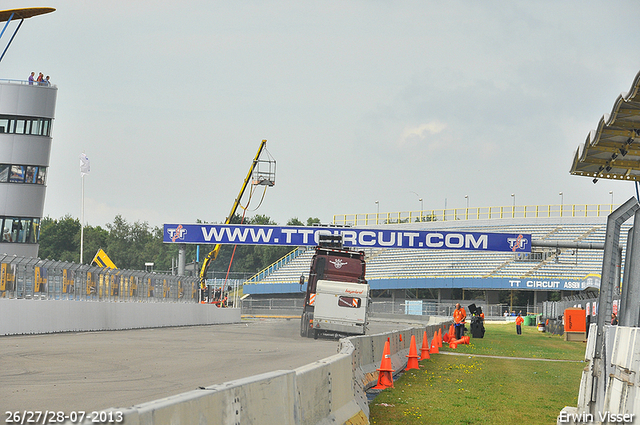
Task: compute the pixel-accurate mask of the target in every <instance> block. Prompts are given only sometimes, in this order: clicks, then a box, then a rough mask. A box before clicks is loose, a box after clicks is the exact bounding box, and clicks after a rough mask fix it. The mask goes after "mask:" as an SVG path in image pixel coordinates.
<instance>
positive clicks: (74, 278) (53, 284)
mask: <svg viewBox="0 0 640 425" xmlns="http://www.w3.org/2000/svg"><path fill="white" fill-rule="evenodd" d="M198 288H199V281H198V278H197V277H187V276H175V275H170V274H160V273H149V272H146V271H138V270H122V269H107V268H100V267H96V266H89V265H83V264H76V263H69V262H63V261H52V260H41V259H39V258H30V257H16V256H9V255H6V254H0V298H21V299H42V300H91V301H131V302H198V296H199V291H198Z"/></svg>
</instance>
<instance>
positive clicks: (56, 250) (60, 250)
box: [39, 215, 80, 262]
mask: <svg viewBox="0 0 640 425" xmlns="http://www.w3.org/2000/svg"><path fill="white" fill-rule="evenodd" d="M39 256H40V258H47V259H50V260H58V261H75V262H78V261H79V260H80V221H79V220H78V219H76V218H72V217H71V216H70V215H65V216H64V217H62V218H61V219H60V220H53V219H51V218H49V217H45V218H43V219H42V221H41V222H40V248H39Z"/></svg>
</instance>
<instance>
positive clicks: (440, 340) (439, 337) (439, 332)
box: [438, 329, 442, 348]
mask: <svg viewBox="0 0 640 425" xmlns="http://www.w3.org/2000/svg"><path fill="white" fill-rule="evenodd" d="M438 347H439V348H442V329H438Z"/></svg>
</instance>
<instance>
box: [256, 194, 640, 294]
mask: <svg viewBox="0 0 640 425" xmlns="http://www.w3.org/2000/svg"><path fill="white" fill-rule="evenodd" d="M565 207H566V210H567V211H569V214H564V215H559V216H553V214H545V215H546V216H541V214H536V216H534V217H530V216H525V215H521V216H518V214H513V215H512V214H500V215H498V214H494V215H493V217H492V218H483V219H476V217H477V216H479V214H478V215H476V214H471V215H469V214H466V217H471V218H469V219H464V217H465V214H461V215H459V216H458V217H463V218H462V219H456V220H451V219H449V220H446V221H444V220H435V221H418V222H410V221H409V220H406V221H409V222H405V223H401V224H397V222H396V223H395V224H371V225H369V226H366V225H361V224H360V223H362V220H361V221H360V223H359V224H358V226H357V227H362V228H381V227H383V228H385V229H388V228H389V227H392V228H394V229H398V230H407V231H411V230H413V231H416V230H437V231H456V230H459V231H466V232H484V233H512V234H520V233H523V234H531V235H532V240H533V241H534V242H543V241H544V242H551V243H556V242H563V243H567V242H569V243H571V242H576V243H577V242H580V243H592V244H603V243H604V240H605V234H606V222H607V215H608V213H609V211H610V210H611V209H612V208H598V211H602V212H601V213H598V214H596V215H594V216H580V215H581V214H575V211H576V208H575V207H572V206H565ZM607 207H609V206H607ZM532 208H533V207H532ZM478 210H479V209H478ZM535 210H536V211H539V210H545V211H546V210H548V211H551V209H549V208H546V207H535ZM387 216H389V215H388V214H387ZM432 216H436V215H435V214H434V215H432ZM367 221H368V222H369V223H372V222H375V221H378V220H375V221H374V220H367ZM385 221H386V222H387V223H388V222H389V221H391V220H385ZM379 223H380V222H379ZM341 224H345V223H341ZM630 226H631V224H625V225H624V226H623V228H622V231H621V243H620V244H621V246H623V247H624V246H625V244H626V236H627V231H628V229H629V228H630ZM364 251H365V253H366V258H367V273H366V277H367V280H368V281H369V283H370V285H371V288H372V289H374V290H380V289H415V288H430V289H440V288H463V289H535V290H562V289H567V290H569V289H571V290H576V289H578V290H580V289H586V288H588V287H597V286H598V285H599V278H600V273H601V270H602V255H603V253H602V251H601V250H593V249H577V248H555V247H554V248H548V247H541V246H533V247H532V252H531V253H530V254H529V253H527V254H515V253H511V252H483V251H459V250H456V251H454V250H439V249H393V248H387V249H383V248H374V249H365V250H364ZM312 255H313V250H312V249H305V248H299V249H298V252H296V254H295V255H291V258H292V259H291V260H290V261H287V262H286V263H285V262H281V263H282V266H281V267H278V268H276V267H270V268H269V269H268V270H269V271H270V272H269V273H265V272H262V273H261V274H259V275H256V276H254V278H252V279H250V280H248V281H247V282H246V284H245V293H253V294H258V293H262V294H269V293H270V294H276V293H295V292H299V291H300V288H299V285H298V284H299V281H300V276H301V275H305V276H307V275H308V273H309V266H310V263H311V257H312ZM623 258H624V253H623ZM623 265H624V263H623ZM514 282H517V283H514ZM536 282H547V283H542V284H538V286H536V285H537V284H536ZM548 282H551V283H548ZM553 282H559V284H558V285H554V284H553ZM563 282H568V283H569V285H568V286H567V285H564V286H563ZM248 284H256V285H248Z"/></svg>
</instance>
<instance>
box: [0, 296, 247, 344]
mask: <svg viewBox="0 0 640 425" xmlns="http://www.w3.org/2000/svg"><path fill="white" fill-rule="evenodd" d="M238 322H240V309H239V308H236V309H234V308H218V307H216V306H214V305H211V304H196V303H136V302H100V301H68V300H22V299H0V335H21V334H41V333H52V332H77V331H102V330H121V329H139V328H157V327H165V326H193V325H211V324H218V323H238Z"/></svg>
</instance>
